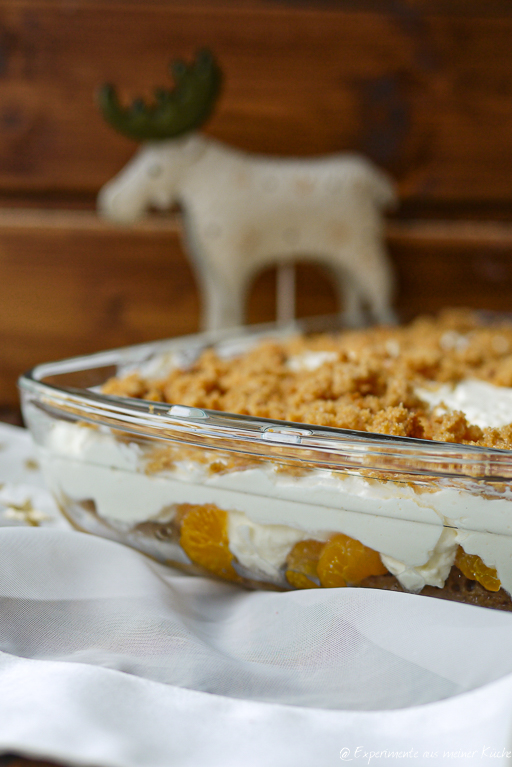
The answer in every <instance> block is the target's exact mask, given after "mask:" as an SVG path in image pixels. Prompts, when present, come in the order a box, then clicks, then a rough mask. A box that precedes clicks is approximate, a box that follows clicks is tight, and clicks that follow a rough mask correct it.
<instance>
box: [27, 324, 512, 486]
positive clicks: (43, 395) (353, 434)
mask: <svg viewBox="0 0 512 767" xmlns="http://www.w3.org/2000/svg"><path fill="white" fill-rule="evenodd" d="M336 326H337V329H340V326H339V318H333V317H331V316H329V317H314V318H310V319H308V320H300V321H296V322H294V323H292V324H289V325H287V326H286V327H282V326H279V325H277V324H276V323H268V324H263V325H252V326H243V327H241V328H232V329H229V330H223V331H216V332H207V333H194V334H189V335H184V336H178V337H175V338H170V339H162V340H158V341H153V342H149V343H141V344H134V345H130V346H125V347H119V348H116V349H111V350H106V351H100V352H95V353H93V354H87V355H82V356H78V357H70V358H66V359H63V360H58V361H55V362H48V363H42V364H39V365H36V366H34V367H33V368H31V369H30V370H28V371H27V372H26V373H24V374H23V375H21V376H20V378H19V380H18V385H19V388H20V390H21V393H22V406H24V401H26V400H27V398H32V399H31V401H32V402H36V404H37V405H38V406H39V407H41V408H42V409H43V410H46V412H48V413H49V414H51V415H53V416H54V417H56V418H64V419H65V420H75V421H76V420H80V421H86V422H89V423H93V424H97V425H103V426H108V427H111V428H115V429H119V430H121V431H126V432H129V433H132V434H134V435H137V436H139V437H143V438H149V439H155V440H164V441H172V442H176V441H179V442H183V443H185V444H188V445H195V446H199V447H204V448H214V449H219V450H223V451H227V452H239V453H240V452H241V453H245V454H248V455H254V456H258V457H263V458H264V457H267V458H274V459H276V460H279V459H280V460H282V461H292V462H294V461H298V462H301V463H303V462H305V461H306V462H307V463H308V465H309V466H310V467H311V468H314V464H315V463H318V464H319V467H320V466H322V465H323V466H325V464H329V466H331V467H332V468H336V467H339V468H345V469H347V468H349V469H350V468H354V469H357V468H359V469H360V468H365V469H367V470H376V471H382V470H384V471H387V472H392V473H395V472H396V473H398V474H401V473H403V474H408V475H410V474H414V475H428V476H436V477H446V478H456V477H468V476H469V477H471V478H473V479H492V480H493V481H495V482H496V481H500V480H510V479H511V478H512V451H511V450H503V449H498V448H487V447H478V446H473V445H462V444H459V443H448V442H434V441H431V440H423V439H413V438H408V437H399V436H392V435H384V434H377V433H374V432H362V431H355V430H350V429H340V428H337V427H328V426H321V427H320V426H316V425H314V424H307V423H296V422H288V421H278V420H273V419H269V418H259V417H255V416H246V415H239V414H236V413H228V412H222V411H215V410H206V409H198V408H190V407H188V406H182V405H180V403H175V404H173V405H171V404H169V403H157V402H150V401H147V400H139V399H135V398H126V397H118V396H113V395H106V394H101V393H99V392H95V391H91V390H89V389H80V388H75V387H71V386H59V385H57V384H55V383H46V382H44V381H43V380H41V379H43V378H44V377H46V376H50V375H53V376H57V375H62V374H64V373H72V372H74V373H79V372H81V371H84V372H85V371H86V370H91V369H94V368H100V367H107V366H110V365H112V366H113V365H115V366H119V364H122V363H124V364H127V363H131V364H133V365H136V363H137V361H138V362H142V361H144V360H145V359H147V357H148V356H149V354H152V355H155V354H158V353H159V352H163V351H172V350H173V349H175V350H179V349H181V348H183V346H185V345H186V344H191V343H192V344H194V345H196V346H197V348H198V349H199V348H204V347H208V346H211V345H215V344H217V343H220V342H223V341H227V342H229V341H234V340H239V339H240V340H242V339H247V340H248V339H250V338H256V339H257V338H258V337H261V338H262V339H263V338H265V337H269V335H273V336H274V337H276V336H279V335H281V336H286V335H292V334H293V333H300V332H318V331H322V330H329V329H331V330H332V329H335V328H336ZM172 411H174V412H172ZM235 445H236V447H235ZM323 466H322V467H323Z"/></svg>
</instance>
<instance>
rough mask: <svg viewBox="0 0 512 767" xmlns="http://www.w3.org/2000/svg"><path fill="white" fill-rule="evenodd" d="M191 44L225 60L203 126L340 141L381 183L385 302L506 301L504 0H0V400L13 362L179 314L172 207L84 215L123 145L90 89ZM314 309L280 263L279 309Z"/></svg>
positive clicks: (153, 329) (124, 78) (510, 66)
mask: <svg viewBox="0 0 512 767" xmlns="http://www.w3.org/2000/svg"><path fill="white" fill-rule="evenodd" d="M201 46H208V47H210V48H211V49H212V50H214V51H215V52H216V54H217V56H218V59H219V60H220V62H221V65H222V67H223V69H224V72H225V87H224V91H223V94H222V98H221V100H220V102H219V104H218V108H217V111H216V113H215V115H214V117H213V119H212V120H211V121H210V123H209V124H208V126H207V132H208V133H209V134H210V135H212V136H215V137H216V138H218V139H220V140H222V141H226V142H229V143H231V144H233V145H236V146H238V147H241V148H243V149H247V150H251V151H256V152H268V153H272V154H282V155H289V156H292V155H317V154H321V153H325V152H333V151H343V150H355V151H358V152H363V153H364V154H366V155H368V156H369V157H371V158H372V159H373V160H374V161H375V162H377V163H378V164H380V165H381V166H382V167H383V168H385V169H386V170H388V171H389V172H390V173H391V174H392V175H393V177H394V178H395V179H396V181H397V183H398V188H399V192H400V198H401V206H400V209H399V210H398V212H397V213H396V214H395V215H394V216H393V218H392V219H390V222H389V228H388V243H389V248H390V251H391V255H392V258H393V261H394V264H395V267H396V271H397V274H398V285H399V288H398V293H397V299H396V306H397V308H398V310H399V312H400V313H401V315H402V316H403V317H404V318H408V317H410V316H413V315H415V314H417V313H419V312H422V311H432V310H436V309H439V308H440V307H442V306H445V305H447V304H452V305H453V304H457V305H461V304H466V305H472V306H475V307H478V308H491V309H499V310H508V309H510V296H511V290H512V258H511V257H512V130H511V128H512V6H511V5H510V3H509V2H507V1H506V0H486V2H485V3H482V2H477V0H387V1H386V0H379V1H377V0H374V1H372V0H360V1H359V2H356V1H355V0H353V1H352V2H349V0H337V2H334V1H333V2H329V0H325V1H324V2H314V0H296V2H292V0H289V1H288V2H287V1H286V0H188V2H184V1H182V2H178V1H177V0H167V1H166V2H164V0H146V2H143V1H142V0H124V2H119V1H116V0H58V1H57V0H44V1H43V0H0V206H1V207H0V279H1V284H2V289H3V295H2V301H1V302H0V337H1V339H2V344H1V346H0V408H1V407H2V406H10V405H13V404H14V403H15V402H16V399H17V394H16V389H15V379H16V377H17V375H18V374H19V373H20V372H21V371H22V370H23V369H25V368H28V367H30V366H32V365H33V364H36V363H38V362H41V361H44V360H48V359H56V358H60V357H63V356H69V355H73V354H81V353H86V352H90V351H94V350H98V349H101V348H107V347H111V346H117V345H123V344H126V343H136V342H139V341H145V340H150V339H153V338H159V337H165V336H170V335H175V334H180V333H184V332H192V331H194V330H195V329H196V328H197V326H198V316H199V302H198V296H197V292H196V287H195V283H194V278H193V275H192V272H191V269H190V267H189V265H188V263H187V260H186V257H185V255H184V253H183V250H182V248H181V245H180V240H179V231H180V222H179V218H176V215H175V214H172V215H171V214H170V215H169V216H168V217H163V218H162V217H157V218H153V219H151V220H149V221H147V222H145V223H143V224H141V225H139V226H137V227H136V228H135V229H133V230H120V229H117V228H115V227H113V226H111V225H108V224H106V223H104V222H101V221H100V220H99V219H98V218H97V217H96V214H95V212H94V201H95V196H96V194H97V191H98V189H99V188H100V187H101V185H102V184H103V183H105V181H107V180H108V179H109V178H110V177H112V176H113V175H114V174H115V173H116V172H117V171H118V170H119V169H120V168H121V167H122V166H123V165H124V163H125V162H126V161H127V160H128V159H129V157H130V156H131V154H132V153H133V151H134V149H135V145H134V144H132V143H131V142H130V141H128V140H127V139H124V138H122V137H120V136H118V135H117V134H115V133H114V132H113V131H112V130H111V129H109V128H108V127H107V126H105V125H104V124H103V122H102V119H101V117H100V115H99V113H98V111H97V109H96V106H95V103H94V98H93V94H94V91H95V89H96V88H97V86H98V85H99V84H101V83H103V82H105V81H113V82H115V83H117V84H118V85H119V87H120V89H121V92H122V94H123V95H124V96H125V97H126V98H128V97H129V96H131V97H133V96H136V95H139V94H142V95H149V94H150V92H151V90H152V88H153V86H155V85H158V84H166V83H167V82H168V76H167V73H166V67H167V63H168V62H169V60H170V59H172V58H175V57H186V58H190V57H192V55H193V53H194V52H195V50H196V49H197V48H199V47H201ZM274 292H275V288H274V274H273V273H272V271H271V270H270V271H268V272H266V273H264V274H262V275H260V276H259V277H258V279H257V280H256V282H255V284H254V286H253V290H252V294H251V297H250V305H249V320H250V321H263V320H268V319H271V318H272V317H273V313H274ZM334 309H336V303H335V298H334V294H333V290H332V287H331V285H330V282H329V279H328V277H327V276H326V275H325V274H323V273H322V272H321V271H320V270H318V269H316V268H313V267H312V266H310V265H308V264H307V263H304V264H301V266H300V268H299V270H298V313H299V314H300V315H305V314H316V313H322V312H325V311H332V310H334Z"/></svg>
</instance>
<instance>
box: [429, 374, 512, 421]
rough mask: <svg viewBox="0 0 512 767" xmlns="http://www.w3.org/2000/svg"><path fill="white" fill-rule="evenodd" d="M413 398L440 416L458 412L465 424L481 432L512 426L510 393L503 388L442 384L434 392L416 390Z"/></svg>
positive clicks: (467, 383)
mask: <svg viewBox="0 0 512 767" xmlns="http://www.w3.org/2000/svg"><path fill="white" fill-rule="evenodd" d="M416 394H417V395H418V397H420V399H422V400H423V401H424V402H427V403H428V404H429V405H430V406H431V407H433V408H438V409H439V411H440V412H447V411H449V410H460V411H461V412H463V413H464V414H465V416H466V418H467V420H468V423H471V424H475V426H480V428H482V429H485V428H486V427H488V426H491V427H499V426H506V425H507V424H509V423H512V389H509V388H506V387H504V386H494V385H493V384H490V383H487V382H486V381H478V380H476V379H468V380H467V381H461V382H460V383H458V384H455V386H452V385H450V384H442V385H441V386H437V387H435V388H426V387H422V388H418V389H416Z"/></svg>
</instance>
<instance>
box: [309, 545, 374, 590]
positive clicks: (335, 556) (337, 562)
mask: <svg viewBox="0 0 512 767" xmlns="http://www.w3.org/2000/svg"><path fill="white" fill-rule="evenodd" d="M317 571H318V577H319V578H320V583H321V585H322V586H324V588H335V587H336V586H346V585H347V584H348V585H349V586H357V585H358V584H359V583H361V581H363V580H364V579H365V578H369V577H370V575H385V574H386V573H387V570H386V568H385V567H384V565H383V564H382V562H381V559H380V556H379V553H378V552H377V551H374V550H373V549H369V548H368V546H364V544H362V543H360V542H359V541H356V540H355V539H354V538H349V537H348V535H343V533H337V534H336V535H333V536H332V537H331V538H330V539H329V540H328V541H327V543H326V544H325V546H324V548H323V550H322V553H321V555H320V559H319V560H318V567H317Z"/></svg>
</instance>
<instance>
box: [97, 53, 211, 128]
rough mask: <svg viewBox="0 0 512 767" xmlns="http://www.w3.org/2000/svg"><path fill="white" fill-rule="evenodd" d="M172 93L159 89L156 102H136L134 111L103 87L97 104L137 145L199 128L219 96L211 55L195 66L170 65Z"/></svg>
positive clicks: (198, 59)
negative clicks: (172, 78)
mask: <svg viewBox="0 0 512 767" xmlns="http://www.w3.org/2000/svg"><path fill="white" fill-rule="evenodd" d="M171 71H172V74H173V76H174V80H175V83H176V85H175V87H174V88H173V89H172V90H168V89H165V88H157V89H156V90H155V101H154V103H153V104H149V105H146V104H145V103H144V101H143V100H142V99H136V100H135V101H134V102H133V104H132V105H131V107H123V106H121V104H120V103H119V99H118V97H117V92H116V89H115V87H114V86H113V85H103V87H102V88H100V90H99V92H98V104H99V106H100V109H101V111H102V112H103V116H104V118H105V120H106V121H107V122H108V123H110V125H112V126H113V127H114V128H115V129H116V130H118V131H119V132H120V133H123V134H124V135H125V136H128V138H132V139H135V140H136V141H148V140H162V139H168V138H174V137H175V136H181V135H182V134H184V133H188V132H189V131H192V130H195V129H197V128H199V127H200V126H201V125H202V124H203V123H204V122H206V120H207V119H208V117H209V116H210V114H211V113H212V111H213V107H214V106H215V102H216V100H217V97H218V95H219V92H220V86H221V82H222V72H221V70H220V68H219V66H218V65H217V63H216V61H215V59H214V57H213V55H212V54H211V53H210V51H207V50H202V51H200V52H199V53H198V54H197V56H196V60H195V61H194V62H192V64H190V65H187V64H185V62H183V61H176V62H174V64H172V65H171Z"/></svg>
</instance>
